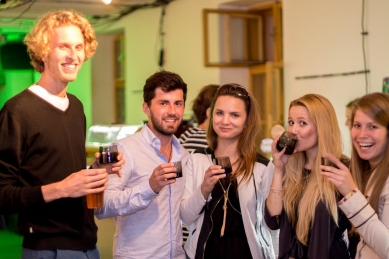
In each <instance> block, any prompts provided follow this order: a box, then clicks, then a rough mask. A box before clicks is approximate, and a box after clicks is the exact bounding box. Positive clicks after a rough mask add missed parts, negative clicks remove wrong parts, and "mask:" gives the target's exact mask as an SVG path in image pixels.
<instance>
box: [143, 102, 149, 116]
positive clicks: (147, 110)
mask: <svg viewBox="0 0 389 259" xmlns="http://www.w3.org/2000/svg"><path fill="white" fill-rule="evenodd" d="M142 109H143V112H144V113H146V114H147V116H150V107H149V106H148V105H147V103H146V102H144V103H143V104H142Z"/></svg>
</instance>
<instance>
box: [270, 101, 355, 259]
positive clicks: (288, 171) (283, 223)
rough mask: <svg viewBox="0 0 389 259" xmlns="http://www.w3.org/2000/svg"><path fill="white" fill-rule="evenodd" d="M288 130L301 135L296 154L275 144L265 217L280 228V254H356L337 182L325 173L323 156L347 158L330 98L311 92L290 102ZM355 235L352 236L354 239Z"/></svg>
mask: <svg viewBox="0 0 389 259" xmlns="http://www.w3.org/2000/svg"><path fill="white" fill-rule="evenodd" d="M288 131H290V132H292V133H294V134H295V135H296V136H297V144H296V147H295V149H294V153H293V154H292V155H286V154H285V151H286V149H284V150H282V151H278V150H277V149H276V143H277V141H278V139H279V138H276V139H275V140H274V142H273V144H272V154H273V158H274V166H275V171H274V176H273V181H272V184H271V187H270V194H269V196H268V198H267V200H266V210H265V221H266V224H267V225H268V226H269V227H270V228H271V229H280V236H279V237H280V238H279V258H281V259H288V258H315V259H330V258H331V259H332V258H336V259H350V258H354V257H353V253H352V252H351V254H350V251H355V249H354V248H352V247H353V246H351V247H350V250H349V249H348V246H347V243H346V240H345V238H344V232H345V231H346V229H351V223H350V222H349V221H348V219H347V218H346V216H345V215H344V214H343V213H342V211H341V210H340V209H339V208H338V204H337V202H338V201H339V200H340V198H341V197H340V196H339V194H338V192H337V190H336V187H335V186H334V185H333V184H332V183H330V182H328V181H327V180H326V179H325V177H323V176H322V175H321V174H320V171H321V170H320V165H321V157H322V156H323V155H324V154H326V153H332V154H334V155H335V156H336V157H340V158H341V160H342V161H343V163H346V164H348V163H349V159H348V158H347V157H345V156H343V155H342V140H341V135H340V130H339V126H338V121H337V118H336V113H335V110H334V108H333V106H332V105H331V103H330V101H329V100H328V99H327V98H325V97H323V96H321V95H318V94H307V95H304V96H302V97H300V98H298V99H296V100H294V101H292V102H291V103H290V105H289V115H288ZM354 238H355V236H354V237H352V238H351V239H352V240H354ZM351 244H355V242H354V241H353V242H351Z"/></svg>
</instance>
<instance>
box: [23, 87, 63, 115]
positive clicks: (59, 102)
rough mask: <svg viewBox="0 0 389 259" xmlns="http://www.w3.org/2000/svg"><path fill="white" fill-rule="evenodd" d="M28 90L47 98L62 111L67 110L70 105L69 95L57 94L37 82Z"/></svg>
mask: <svg viewBox="0 0 389 259" xmlns="http://www.w3.org/2000/svg"><path fill="white" fill-rule="evenodd" d="M28 90H30V91H31V92H33V93H34V94H36V95H38V96H39V97H41V98H42V99H44V100H46V101H47V102H49V103H50V104H52V105H53V106H55V107H57V108H58V109H60V110H61V111H65V110H66V109H67V108H68V107H69V99H68V96H67V95H66V96H65V97H59V96H56V95H54V94H52V93H50V92H49V91H47V90H46V89H45V88H43V87H42V86H40V85H37V84H33V85H32V86H30V87H29V88H28Z"/></svg>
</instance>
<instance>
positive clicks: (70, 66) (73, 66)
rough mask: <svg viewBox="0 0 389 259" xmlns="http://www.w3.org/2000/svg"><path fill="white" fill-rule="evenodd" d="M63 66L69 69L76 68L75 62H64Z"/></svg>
mask: <svg viewBox="0 0 389 259" xmlns="http://www.w3.org/2000/svg"><path fill="white" fill-rule="evenodd" d="M63 66H64V67H65V68H66V69H68V70H75V69H76V65H75V64H64V65H63Z"/></svg>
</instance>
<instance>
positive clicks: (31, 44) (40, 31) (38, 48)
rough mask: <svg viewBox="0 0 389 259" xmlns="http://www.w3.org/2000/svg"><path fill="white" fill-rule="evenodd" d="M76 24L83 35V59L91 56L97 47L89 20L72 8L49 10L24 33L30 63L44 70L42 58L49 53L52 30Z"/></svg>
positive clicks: (36, 68)
mask: <svg viewBox="0 0 389 259" xmlns="http://www.w3.org/2000/svg"><path fill="white" fill-rule="evenodd" d="M69 25H73V26H77V27H78V28H80V30H81V33H82V35H83V36H84V43H85V49H84V51H85V60H84V61H86V60H88V59H89V58H90V57H92V56H93V54H94V53H95V51H96V49H97V45H98V43H97V41H96V35H95V32H94V30H93V27H92V25H91V24H90V22H89V21H88V20H87V19H86V18H85V16H84V15H83V14H81V13H78V12H76V11H74V10H59V11H51V12H48V13H46V14H44V15H43V16H42V17H41V18H40V19H39V20H38V23H37V24H36V25H35V26H34V27H33V28H32V29H31V31H30V32H29V33H28V34H27V35H26V38H25V39H24V43H25V44H26V45H27V52H28V54H29V55H30V59H31V65H32V66H33V67H34V68H35V70H36V71H37V72H39V73H42V72H43V70H44V64H43V59H44V58H45V57H47V56H48V55H49V53H50V51H51V50H50V40H51V37H52V35H53V33H54V30H55V29H56V28H58V27H61V26H69Z"/></svg>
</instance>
